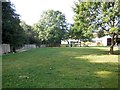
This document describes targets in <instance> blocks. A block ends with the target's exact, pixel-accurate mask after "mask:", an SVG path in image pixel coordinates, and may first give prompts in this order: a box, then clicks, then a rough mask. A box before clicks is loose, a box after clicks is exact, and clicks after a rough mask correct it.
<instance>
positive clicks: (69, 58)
mask: <svg viewBox="0 0 120 90" xmlns="http://www.w3.org/2000/svg"><path fill="white" fill-rule="evenodd" d="M90 55H91V57H92V56H93V55H95V56H101V57H102V56H103V55H104V56H106V58H105V60H106V59H108V58H109V57H110V58H112V57H113V55H108V51H107V49H106V48H100V47H99V48H94V47H93V48H90V47H89V48H86V47H84V48H83V47H82V48H40V49H33V50H30V51H26V52H22V53H16V54H14V55H13V54H9V55H6V56H3V87H4V88H12V87H15V88H17V87H19V88H40V87H41V88H57V87H60V88H117V87H118V63H117V62H114V63H112V62H110V63H109V62H104V63H96V62H90V59H95V57H93V58H87V56H90ZM75 57H80V58H75ZM81 57H84V58H81ZM97 59H101V58H97ZM97 59H96V60H97ZM113 59H117V56H116V55H115V58H113Z"/></svg>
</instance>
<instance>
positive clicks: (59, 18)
mask: <svg viewBox="0 0 120 90" xmlns="http://www.w3.org/2000/svg"><path fill="white" fill-rule="evenodd" d="M35 26H36V27H35V30H36V31H37V32H38V33H39V39H40V40H41V41H42V42H43V43H45V44H48V45H50V46H56V45H58V46H59V45H60V43H61V39H63V38H64V34H65V33H66V29H67V23H66V19H65V16H64V14H62V12H60V11H54V10H48V11H45V12H43V14H42V15H41V18H40V21H39V22H38V23H37V24H36V25H35Z"/></svg>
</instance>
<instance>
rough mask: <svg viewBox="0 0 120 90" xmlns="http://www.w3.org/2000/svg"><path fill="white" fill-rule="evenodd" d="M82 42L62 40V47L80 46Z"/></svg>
mask: <svg viewBox="0 0 120 90" xmlns="http://www.w3.org/2000/svg"><path fill="white" fill-rule="evenodd" d="M80 43H81V41H80V40H78V39H68V40H61V44H62V45H69V46H70V47H72V46H80Z"/></svg>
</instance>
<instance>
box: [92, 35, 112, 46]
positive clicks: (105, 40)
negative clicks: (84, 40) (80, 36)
mask: <svg viewBox="0 0 120 90" xmlns="http://www.w3.org/2000/svg"><path fill="white" fill-rule="evenodd" d="M111 39H112V37H111V36H104V37H101V38H94V39H92V41H94V42H95V43H98V42H99V43H101V44H102V45H103V46H109V45H111Z"/></svg>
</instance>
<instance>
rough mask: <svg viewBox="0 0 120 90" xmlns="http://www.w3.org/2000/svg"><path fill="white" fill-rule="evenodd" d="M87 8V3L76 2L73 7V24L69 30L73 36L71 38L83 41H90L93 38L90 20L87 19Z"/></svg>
mask: <svg viewBox="0 0 120 90" xmlns="http://www.w3.org/2000/svg"><path fill="white" fill-rule="evenodd" d="M89 6H90V3H88V2H80V1H78V2H76V3H75V7H74V8H73V10H74V12H75V16H74V24H73V27H72V28H71V33H72V34H73V35H72V36H73V38H75V39H81V40H83V41H87V40H88V41H90V40H91V38H92V37H93V35H92V27H91V26H90V25H91V22H90V19H89V15H90V12H89Z"/></svg>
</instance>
